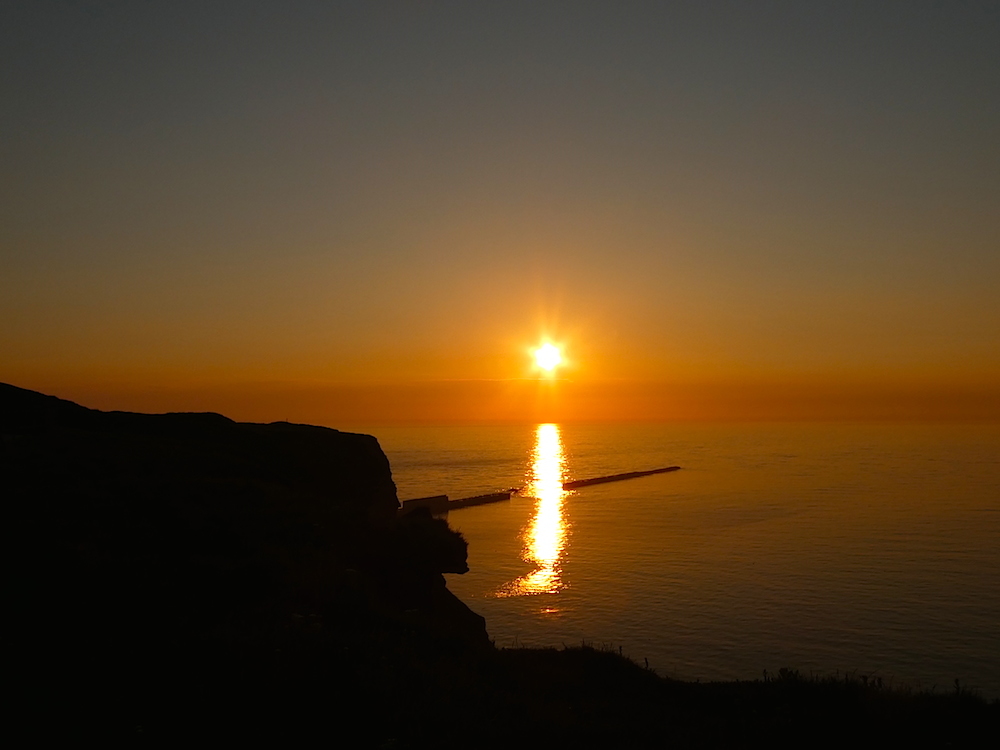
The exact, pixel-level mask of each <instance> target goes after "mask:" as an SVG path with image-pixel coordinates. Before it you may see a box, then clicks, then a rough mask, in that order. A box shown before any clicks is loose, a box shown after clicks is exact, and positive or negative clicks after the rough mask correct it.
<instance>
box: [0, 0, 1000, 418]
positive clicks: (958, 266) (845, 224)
mask: <svg viewBox="0 0 1000 750" xmlns="http://www.w3.org/2000/svg"><path fill="white" fill-rule="evenodd" d="M0 101H2V105H0V132H2V134H3V135H2V138H0V380H2V381H5V382H11V383H13V384H15V385H18V386H21V387H26V388H33V389H36V390H43V391H47V392H50V393H54V394H55V395H59V396H63V397H66V398H73V399H76V400H80V401H82V402H83V403H85V404H87V405H89V406H96V407H101V408H123V409H137V410H148V411H166V410H214V411H222V412H224V413H227V414H229V415H231V416H234V417H237V418H242V419H254V420H263V421H270V420H277V419H286V418H287V419H292V420H294V421H311V422H319V423H324V424H332V425H334V426H336V425H337V424H340V423H342V422H345V421H356V422H363V421H372V420H374V421H393V420H404V421H406V420H415V421H434V420H497V419H523V420H534V419H540V420H571V419H701V418H710V419H829V418H849V419H865V418H874V419H991V420H996V419H1000V302H998V301H997V300H998V299H1000V208H998V207H1000V4H998V3H996V2H948V3H940V2H879V3H863V4H846V3H837V2H810V1H809V0H800V1H799V2H787V3H782V2H761V3H737V2H691V3H662V2H616V3H607V2H604V3H597V2H583V1H580V0H578V1H576V2H504V3H467V2H465V3H463V2H433V1H428V2H319V1H318V0H317V1H314V2H305V1H299V2H296V1H289V2H255V1H253V0H243V1H242V2H212V3H194V2H181V1H179V0H173V1H172V2H156V1H153V2H143V3H130V2H116V1H113V0H106V1H104V2H79V3H62V2H31V3H27V2H12V3H5V4H4V5H3V7H2V9H0ZM543 339H549V340H552V341H555V342H558V343H560V344H562V345H563V347H564V356H565V358H566V365H565V366H564V367H563V368H562V369H561V370H560V371H559V373H558V377H557V378H556V379H555V380H552V381H537V380H535V379H534V378H536V377H537V375H538V373H537V372H535V371H534V370H533V369H532V361H531V354H530V351H531V349H532V347H535V346H537V345H538V344H539V343H540V342H541V341H542V340H543Z"/></svg>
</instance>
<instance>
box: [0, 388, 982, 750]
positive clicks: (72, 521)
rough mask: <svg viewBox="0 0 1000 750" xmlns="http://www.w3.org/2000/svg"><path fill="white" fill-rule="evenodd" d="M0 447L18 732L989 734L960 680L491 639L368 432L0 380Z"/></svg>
mask: <svg viewBox="0 0 1000 750" xmlns="http://www.w3.org/2000/svg"><path fill="white" fill-rule="evenodd" d="M0 440H2V442H0V469H2V481H3V495H4V497H5V499H6V503H5V507H6V508H8V509H9V510H10V518H11V519H12V523H10V526H9V527H10V528H11V529H12V531H13V532H14V536H15V537H16V542H17V544H16V545H15V549H18V550H20V552H19V553H18V554H17V555H15V556H14V560H13V571H12V572H13V576H12V578H13V583H12V586H11V588H12V590H13V594H14V605H15V606H14V607H13V609H12V613H13V614H12V616H11V618H10V619H11V620H12V622H11V626H12V627H13V634H12V635H11V636H9V638H10V640H9V643H10V644H11V649H10V656H9V659H10V660H11V661H12V662H13V663H15V664H16V672H15V673H14V674H12V675H11V677H10V678H8V683H9V684H13V685H15V686H16V688H17V693H18V698H17V704H16V705H15V707H14V708H15V711H14V715H15V716H16V720H17V721H18V722H19V723H23V724H24V725H25V726H27V727H29V728H30V731H31V734H32V736H33V737H34V738H35V739H36V740H39V741H41V740H44V739H47V738H52V737H61V738H66V739H70V740H73V739H77V740H79V739H85V738H91V739H97V740H104V741H118V740H128V741H139V742H144V741H149V742H150V743H159V742H162V741H167V742H170V743H175V742H185V743H188V742H198V743H203V742H206V741H214V742H220V743H226V746H228V745H230V744H233V743H237V742H247V743H250V742H252V743H254V744H260V743H263V742H271V743H279V744H280V746H288V745H290V744H291V743H304V742H309V743H314V742H315V743H323V744H326V745H330V744H332V745H340V746H343V747H384V748H405V747H501V746H504V747H509V746H518V747H525V746H528V747H532V746H567V745H569V744H570V743H574V744H577V743H579V744H583V745H585V746H588V747H591V746H597V747H644V746H652V747H711V746H721V747H733V746H751V745H753V746H756V745H763V744H767V745H772V746H773V745H779V746H784V745H794V746H817V745H818V746H844V745H846V746H855V745H861V746H872V745H876V744H883V743H892V744H893V745H900V744H903V743H906V744H909V745H913V746H918V747H923V746H946V747H947V746H964V745H969V744H973V743H976V744H979V743H981V742H983V740H984V738H989V737H994V738H995V737H996V727H997V726H1000V722H998V719H1000V705H998V704H997V703H996V702H993V703H987V702H985V701H983V700H982V699H980V698H978V697H976V696H973V695H969V694H967V693H964V692H962V691H961V690H952V691H951V692H949V693H946V694H937V695H931V694H926V693H919V694H909V693H904V692H899V691H892V690H888V689H885V688H883V686H881V685H879V684H874V683H872V682H871V681H868V682H867V683H866V682H865V681H861V680H843V679H827V680H807V679H800V678H799V677H798V676H797V675H796V674H794V673H790V672H783V673H782V674H780V675H779V676H778V677H777V679H769V680H761V681H756V682H742V683H714V684H695V683H683V682H676V681H671V680H668V679H664V678H661V677H658V676H657V675H655V674H653V673H652V672H650V671H647V670H645V669H643V668H641V667H639V666H637V665H636V664H634V663H632V662H630V661H628V660H627V659H624V658H621V657H620V656H618V655H617V654H614V653H608V652H603V651H597V650H593V649H589V648H576V649H565V650H529V649H514V650H498V649H495V648H494V647H493V646H492V644H491V643H490V641H489V638H488V636H487V633H486V628H485V623H484V622H483V620H482V618H480V617H479V616H478V615H476V614H474V613H473V612H472V611H470V610H469V609H468V608H467V607H466V606H465V605H464V604H463V603H462V602H461V601H459V600H458V599H457V598H455V597H454V596H453V595H452V594H451V593H450V592H449V591H448V589H447V588H446V587H445V582H444V577H443V575H442V573H446V572H464V571H465V570H466V569H467V566H466V545H465V542H464V540H463V539H462V538H461V536H460V535H458V534H457V533H455V532H453V531H452V530H450V529H449V528H448V526H447V524H446V523H445V522H444V521H441V520H436V519H433V518H431V517H430V515H429V514H426V513H420V512H414V513H410V514H408V515H406V516H403V517H400V516H398V515H397V513H396V509H397V506H398V503H397V499H396V492H395V487H394V485H393V483H392V477H391V473H390V469H389V464H388V461H387V460H386V458H385V455H384V454H383V453H382V451H381V449H380V448H379V446H378V443H377V442H376V440H375V439H374V438H372V437H368V436H364V435H352V434H347V433H341V432H337V431H335V430H329V429H325V428H320V427H311V426H307V425H291V424H285V423H276V424H270V425H257V424H240V423H236V422H233V421H231V420H229V419H226V418H225V417H222V416H219V415H216V414H168V415H141V414H130V413H123V412H98V411H93V410H90V409H85V408H83V407H81V406H78V405H76V404H73V403H70V402H68V401H62V400H59V399H56V398H53V397H50V396H44V395H42V394H39V393H34V392H32V391H26V390H22V389H19V388H15V387H13V386H8V385H3V384H0ZM663 637H664V639H669V638H670V634H669V633H664V634H663ZM11 678H13V679H11ZM986 741H987V742H988V740H986Z"/></svg>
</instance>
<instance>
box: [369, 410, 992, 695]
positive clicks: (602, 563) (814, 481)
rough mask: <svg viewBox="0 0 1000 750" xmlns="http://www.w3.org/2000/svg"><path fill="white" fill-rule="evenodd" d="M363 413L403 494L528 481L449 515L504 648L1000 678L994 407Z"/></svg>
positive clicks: (920, 676)
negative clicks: (960, 415) (524, 417)
mask: <svg viewBox="0 0 1000 750" xmlns="http://www.w3.org/2000/svg"><path fill="white" fill-rule="evenodd" d="M365 431H367V432H370V433H371V434H374V435H376V436H377V437H378V438H379V441H380V443H381V444H382V447H383V448H384V450H385V451H386V453H387V454H388V456H389V459H390V462H391V463H392V469H393V476H394V478H395V481H396V484H397V487H398V489H399V496H400V498H402V499H406V498H411V497H419V496H422V495H431V494H439V493H447V494H448V495H450V496H451V497H462V496H466V495H473V494H480V493H483V492H487V491H491V490H495V489H500V488H509V487H524V488H525V490H524V492H523V494H521V495H518V496H515V497H514V498H513V499H512V500H511V501H510V502H508V503H500V504H496V505H489V506H482V507H476V508H468V509H463V510H459V511H454V512H452V513H451V514H450V517H449V519H448V520H449V522H450V523H451V525H452V526H453V527H455V528H457V529H459V530H460V531H461V532H462V533H463V534H464V535H465V537H466V539H467V540H468V542H469V564H470V567H471V571H470V572H469V573H468V574H466V575H464V576H458V575H455V576H449V587H450V588H451V589H452V590H453V591H454V592H455V593H456V594H457V595H458V596H459V597H461V598H462V599H463V600H464V601H465V602H466V603H468V604H469V606H471V607H472V608H473V609H474V610H476V611H477V612H479V613H480V614H482V615H483V616H484V617H485V618H486V620H487V625H488V628H489V631H490V634H491V636H492V637H493V638H494V640H495V641H496V643H497V645H498V646H510V645H514V644H522V645H555V646H559V645H561V644H567V645H569V644H579V643H581V642H583V641H585V642H587V643H591V644H595V645H600V644H604V645H611V646H612V647H613V648H615V649H617V648H619V647H621V649H622V651H623V653H625V654H626V655H630V656H631V657H632V658H633V659H635V660H637V661H639V662H640V663H642V662H643V659H648V662H649V665H650V666H651V667H653V668H654V669H656V670H657V672H659V673H660V674H665V675H668V676H671V677H676V678H680V679H688V680H694V679H701V680H716V679H752V678H755V677H759V676H760V675H761V674H762V671H763V670H765V669H766V670H768V671H769V672H773V671H776V670H777V669H778V668H780V667H791V668H795V669H799V670H800V671H802V672H803V673H810V672H814V673H820V674H828V673H835V672H838V671H839V672H840V673H844V672H856V673H857V674H876V675H879V676H881V677H882V678H883V680H884V681H886V682H889V681H894V682H895V683H900V682H903V683H907V684H910V685H913V686H919V687H924V688H931V687H934V686H937V689H938V690H950V689H953V686H954V680H955V678H959V679H960V680H961V681H962V684H963V685H967V686H969V687H971V688H975V689H978V690H980V691H981V692H982V693H983V694H984V695H986V696H988V697H998V696H1000V427H998V426H940V425H936V426H912V425H905V426H904V425H898V426H874V425H863V426H857V425H854V426H852V425H809V424H802V425H772V426H766V425H759V424H745V425H737V426H732V425H730V426H722V425H691V424H685V425H647V424H619V425H549V426H539V425H524V426H511V425H503V426H495V425H493V426H474V427H466V426H462V427H458V426H447V427H405V428H404V427H391V428H385V427H380V428H369V429H367V430H365ZM671 464H678V465H680V466H682V467H683V469H682V470H681V471H678V472H675V473H671V474H662V475H657V476H652V477H647V478H643V479H636V480H631V481H627V482H620V483H615V484H605V485H598V486H593V487H589V488H585V489H580V490H577V491H575V492H563V491H562V490H561V488H560V482H561V481H562V480H565V479H576V478H586V477H590V476H598V475H604V474H611V473H618V472H625V471H633V470H640V469H649V468H654V467H659V466H666V465H671Z"/></svg>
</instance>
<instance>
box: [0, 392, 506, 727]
mask: <svg viewBox="0 0 1000 750" xmlns="http://www.w3.org/2000/svg"><path fill="white" fill-rule="evenodd" d="M0 467H2V476H3V483H4V485H5V488H4V495H5V497H6V499H7V503H6V505H7V507H8V508H10V509H13V510H14V512H15V517H16V518H19V519H20V520H19V521H18V524H17V526H16V529H17V536H18V537H19V539H20V540H21V548H22V549H23V552H22V553H21V554H20V555H18V556H17V558H16V564H15V571H14V572H15V575H14V579H15V595H16V597H17V599H18V611H19V612H22V613H27V617H26V618H25V619H26V623H25V629H24V631H25V632H24V633H23V634H22V636H21V637H22V638H23V641H21V642H22V643H23V644H24V645H25V646H26V653H27V657H28V662H29V663H30V664H31V666H30V668H29V670H28V671H27V673H26V674H25V676H24V677H25V680H26V683H27V685H28V686H29V687H28V694H29V695H31V696H33V698H32V700H31V701H30V707H31V708H32V709H38V708H41V709H42V710H43V712H44V713H46V714H47V715H46V716H44V717H40V718H39V720H40V721H42V722H43V724H45V723H47V724H48V725H49V726H50V727H52V726H53V724H52V720H53V718H55V719H56V721H57V722H58V724H60V725H62V726H63V727H64V728H65V729H66V730H67V732H69V733H70V734H77V735H78V734H80V733H86V734H90V733H93V732H96V733H98V734H107V735H109V736H114V735H120V734H124V735H131V734H133V733H135V732H140V733H142V732H146V733H150V732H152V733H153V734H154V735H165V734H172V733H175V732H178V731H181V728H182V727H187V728H188V729H192V728H194V727H198V728H199V729H203V728H204V727H208V726H211V727H215V728H216V729H218V728H219V727H221V726H226V725H229V726H230V730H229V731H230V732H231V731H233V729H232V727H233V724H234V723H235V724H242V725H247V726H248V724H247V722H250V724H252V725H254V726H257V728H258V729H259V728H260V727H259V726H258V725H259V723H260V722H259V719H260V717H261V716H267V715H268V714H273V715H274V716H279V715H280V716H282V717H285V718H283V719H282V720H281V721H280V722H278V723H287V717H288V716H289V715H292V716H294V715H296V714H297V713H299V712H301V711H303V710H304V708H303V706H304V705H308V704H309V703H311V702H312V700H313V699H314V698H315V697H316V690H315V680H316V679H320V680H321V682H322V683H323V684H325V685H326V686H327V690H326V691H325V695H324V700H325V701H328V702H329V701H337V700H339V701H341V702H342V703H343V705H342V706H341V707H340V708H339V709H338V712H342V711H346V712H347V713H349V714H352V715H355V716H369V715H370V714H371V712H372V705H371V703H372V700H374V699H375V698H374V697H373V696H375V693H377V694H378V696H381V693H380V692H379V688H378V686H377V683H378V680H379V676H378V671H379V670H378V664H379V662H381V661H383V660H385V659H394V660H396V661H400V660H402V661H403V662H407V661H411V662H414V664H417V665H420V664H432V663H435V662H436V661H437V659H438V658H439V655H440V654H441V653H448V654H464V653H467V652H476V651H481V650H483V649H488V648H490V644H489V640H488V637H487V634H486V629H485V623H484V621H483V619H482V618H481V617H479V616H478V615H476V614H475V613H473V612H472V611H471V610H469V609H468V607H466V606H465V605H464V604H463V603H462V602H461V601H459V600H458V599H457V598H456V597H454V596H453V595H452V594H451V593H450V592H449V591H448V590H447V588H446V586H445V581H444V577H443V575H442V573H445V572H459V573H460V572H464V571H466V570H467V569H468V567H467V563H466V544H465V541H464V540H463V539H462V537H461V536H460V535H459V534H458V533H457V532H454V531H452V530H451V529H449V528H448V526H447V523H446V522H444V521H442V520H438V519H433V518H431V517H430V515H427V514H424V515H421V514H411V515H409V516H407V517H405V518H398V517H397V513H396V511H397V508H398V507H399V502H398V500H397V497H396V489H395V485H394V484H393V481H392V474H391V471H390V467H389V462H388V460H387V458H386V456H385V454H384V453H383V452H382V450H381V448H380V447H379V445H378V441H377V440H376V439H375V438H374V437H371V436H368V435H357V434H351V433H345V432H339V431H337V430H332V429H327V428H324V427H315V426H310V425H298V424H288V423H273V424H247V423H239V422H234V421H233V420H231V419H228V418H226V417H223V416H221V415H219V414H210V413H190V414H135V413H129V412H102V411H97V410H93V409H88V408H85V407H83V406H80V405H78V404H75V403H72V402H70V401H65V400H62V399H58V398H55V397H52V396H46V395H43V394H41V393H36V392H34V391H29V390H25V389H22V388H17V387H15V386H12V385H7V384H0ZM373 680H374V682H375V683H376V684H375V686H374V687H373V686H372V685H369V684H368V683H369V682H371V681H373ZM305 685H309V687H308V688H305V687H304V686H305ZM372 690H375V693H372ZM378 700H379V701H382V700H383V699H382V698H378ZM379 710H380V711H381V710H384V709H383V708H382V707H380V709H379ZM251 717H254V718H253V719H252V720H251ZM276 721H277V719H276ZM264 723H266V721H265V722H264ZM74 727H75V728H76V730H79V731H75V730H74ZM283 731H286V730H283Z"/></svg>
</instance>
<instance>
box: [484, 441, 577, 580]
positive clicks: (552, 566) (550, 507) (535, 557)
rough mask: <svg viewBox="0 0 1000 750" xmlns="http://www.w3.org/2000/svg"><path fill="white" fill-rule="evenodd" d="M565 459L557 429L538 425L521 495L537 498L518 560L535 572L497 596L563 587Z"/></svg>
mask: <svg viewBox="0 0 1000 750" xmlns="http://www.w3.org/2000/svg"><path fill="white" fill-rule="evenodd" d="M565 468H566V458H565V456H564V454H563V448H562V440H561V438H560V435H559V426H558V425H555V424H540V425H538V429H537V430H536V431H535V447H534V451H533V452H532V463H531V474H530V476H529V481H528V485H527V486H526V487H525V488H524V494H525V495H528V496H530V497H534V498H535V499H536V504H535V515H534V517H533V518H532V519H531V523H530V524H529V525H528V527H527V528H526V529H525V532H524V535H523V538H524V548H523V550H522V553H521V557H522V559H523V560H524V561H525V562H528V563H531V564H533V565H534V566H535V569H534V570H533V571H532V572H531V573H529V574H528V575H525V576H521V577H520V578H518V579H516V580H514V581H511V582H510V583H507V584H505V585H504V586H502V587H501V588H500V590H499V591H498V592H497V596H528V595H531V594H554V593H556V592H558V591H559V590H561V589H562V588H563V586H564V584H563V582H562V569H561V566H560V562H561V559H562V553H563V549H564V547H565V544H566V522H565V521H564V519H563V498H564V497H565V496H566V495H567V494H568V493H567V492H566V491H565V490H564V489H563V486H562V485H563V481H564V477H565Z"/></svg>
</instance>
